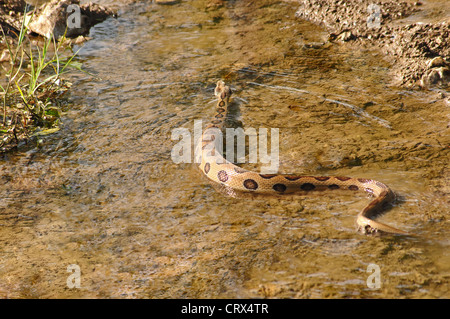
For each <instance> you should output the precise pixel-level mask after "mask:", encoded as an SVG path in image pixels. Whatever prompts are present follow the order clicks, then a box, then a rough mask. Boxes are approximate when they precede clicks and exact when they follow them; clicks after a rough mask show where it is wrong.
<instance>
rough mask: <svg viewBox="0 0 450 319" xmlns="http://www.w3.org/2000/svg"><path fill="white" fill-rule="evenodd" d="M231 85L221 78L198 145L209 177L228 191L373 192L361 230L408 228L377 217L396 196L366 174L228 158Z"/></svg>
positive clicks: (361, 217)
mask: <svg viewBox="0 0 450 319" xmlns="http://www.w3.org/2000/svg"><path fill="white" fill-rule="evenodd" d="M231 93H232V92H231V89H230V88H229V87H228V86H226V85H225V83H224V82H223V81H218V82H217V86H216V88H215V90H214V94H215V96H216V97H217V99H218V101H217V105H216V112H215V115H214V117H213V118H212V119H211V121H210V122H209V123H208V124H207V125H206V127H205V129H204V131H203V134H202V137H201V139H200V140H199V142H198V144H197V147H198V148H199V149H200V148H201V151H200V153H201V160H200V161H199V162H200V164H199V168H200V170H201V171H202V172H203V174H205V175H206V176H207V177H208V178H209V179H210V180H212V181H213V182H215V183H218V184H220V185H222V186H223V187H224V188H225V189H226V190H228V192H229V193H231V194H232V193H235V192H240V193H241V192H250V193H255V194H269V195H271V194H273V195H281V194H292V193H309V192H312V191H317V190H335V189H343V190H350V191H364V192H366V193H370V194H371V195H373V199H372V201H371V202H370V203H369V204H368V205H367V206H366V207H365V208H364V209H363V210H362V211H361V212H360V213H359V214H358V217H357V220H356V223H357V225H358V230H359V231H360V232H362V233H364V234H374V233H393V234H407V233H406V232H404V231H402V230H400V229H397V228H394V227H391V226H389V225H386V224H383V223H380V222H377V221H375V220H374V219H375V218H376V217H377V216H378V215H380V214H381V213H383V211H384V210H385V209H386V206H387V205H388V204H389V203H390V202H391V201H392V200H393V199H394V197H395V196H394V193H393V192H392V190H391V189H390V188H389V187H388V186H386V185H385V184H383V183H381V182H379V181H376V180H373V179H365V178H352V177H344V176H302V175H287V174H260V173H258V172H253V171H249V170H245V169H243V168H241V167H239V166H236V165H235V164H233V163H231V162H229V161H228V160H226V159H225V158H224V157H223V156H222V154H220V152H218V151H217V149H220V148H219V145H217V144H218V139H216V138H215V137H216V136H217V134H218V131H221V130H222V129H223V127H224V123H225V118H226V115H227V112H228V104H229V100H230V97H231Z"/></svg>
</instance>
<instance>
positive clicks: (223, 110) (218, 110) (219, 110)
mask: <svg viewBox="0 0 450 319" xmlns="http://www.w3.org/2000/svg"><path fill="white" fill-rule="evenodd" d="M223 112H225V109H224V108H223V107H218V108H217V113H223Z"/></svg>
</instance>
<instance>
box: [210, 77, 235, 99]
mask: <svg viewBox="0 0 450 319" xmlns="http://www.w3.org/2000/svg"><path fill="white" fill-rule="evenodd" d="M231 93H232V92H231V89H230V87H229V86H226V85H225V82H224V81H222V80H219V81H217V84H216V88H215V89H214V95H215V96H217V97H218V98H219V99H221V100H225V99H228V98H230V96H231Z"/></svg>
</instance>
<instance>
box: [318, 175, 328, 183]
mask: <svg viewBox="0 0 450 319" xmlns="http://www.w3.org/2000/svg"><path fill="white" fill-rule="evenodd" d="M314 178H315V179H316V180H318V181H321V182H325V181H327V180H329V179H330V177H329V176H317V177H314Z"/></svg>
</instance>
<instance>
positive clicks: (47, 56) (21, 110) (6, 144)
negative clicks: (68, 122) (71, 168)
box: [0, 14, 82, 152]
mask: <svg viewBox="0 0 450 319" xmlns="http://www.w3.org/2000/svg"><path fill="white" fill-rule="evenodd" d="M31 18H32V17H31ZM29 20H31V19H29ZM29 20H28V21H29ZM0 28H1V27H0ZM27 31H28V28H27V18H26V15H25V14H24V18H23V21H22V24H21V29H20V32H19V34H16V37H15V38H14V39H11V38H9V37H8V36H7V35H6V34H5V32H4V30H3V29H1V32H2V33H1V36H2V37H3V42H4V43H6V46H7V51H8V53H9V61H8V62H9V63H7V64H8V66H7V67H6V68H5V67H3V68H4V72H5V73H6V83H4V84H3V85H1V84H0V94H1V96H2V99H1V100H2V101H1V107H2V112H1V113H0V152H2V151H5V150H9V149H11V148H12V147H14V146H16V145H17V144H18V143H19V142H20V141H21V140H28V139H29V138H30V137H31V136H33V135H44V134H48V133H50V132H54V131H57V130H58V128H59V125H60V119H61V113H62V111H63V105H64V104H65V98H64V94H65V93H66V92H67V90H68V88H69V87H70V85H71V84H70V83H69V82H67V81H66V80H64V79H63V78H62V75H64V74H65V73H67V72H68V71H69V69H77V70H80V71H82V69H81V64H80V63H78V62H76V61H75V60H74V58H75V57H76V55H77V53H78V51H77V52H75V53H73V51H72V50H71V47H70V46H68V45H67V44H66V43H67V41H66V39H65V37H64V36H63V37H61V38H60V39H58V41H56V40H55V39H54V38H53V37H50V38H49V39H45V40H44V43H43V44H41V45H38V44H35V42H33V41H32V39H31V38H30V37H29V36H28V32H27ZM10 42H12V43H10ZM2 73H3V72H2Z"/></svg>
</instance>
